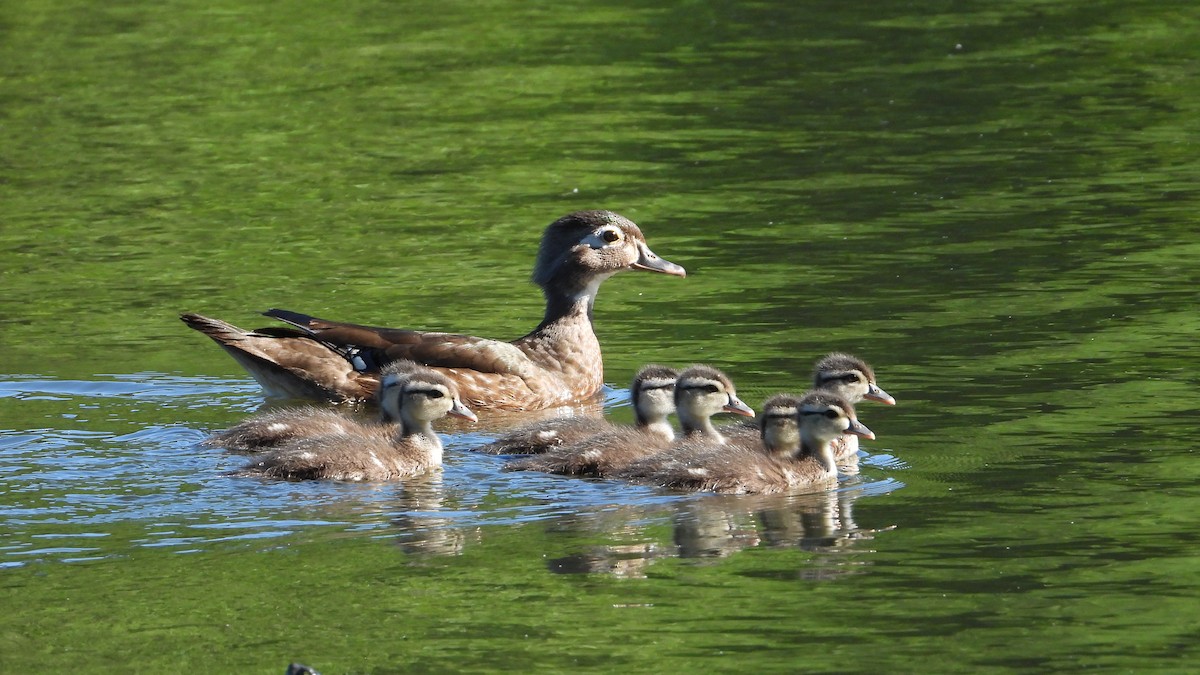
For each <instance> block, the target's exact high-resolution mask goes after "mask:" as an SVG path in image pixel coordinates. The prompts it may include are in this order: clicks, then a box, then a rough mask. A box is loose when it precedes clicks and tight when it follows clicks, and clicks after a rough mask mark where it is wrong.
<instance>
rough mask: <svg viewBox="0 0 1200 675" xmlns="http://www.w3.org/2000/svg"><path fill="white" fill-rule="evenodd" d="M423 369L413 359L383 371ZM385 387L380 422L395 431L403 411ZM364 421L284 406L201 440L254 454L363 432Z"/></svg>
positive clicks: (401, 372)
mask: <svg viewBox="0 0 1200 675" xmlns="http://www.w3.org/2000/svg"><path fill="white" fill-rule="evenodd" d="M419 370H421V367H420V366H418V365H417V364H415V363H413V362H412V361H393V362H392V363H389V364H388V365H386V366H384V368H383V370H381V371H380V376H381V377H386V376H388V375H406V374H410V373H412V372H417V371H419ZM383 392H384V390H383V389H379V390H377V391H376V397H375V398H376V401H375V402H376V403H377V404H379V419H378V422H377V423H378V424H382V425H387V426H388V430H389V431H395V430H396V426H395V425H398V424H399V423H400V418H399V414H398V412H397V411H395V410H392V409H391V406H390V404H389V405H383V403H384V402H383V401H382V400H380V398H381V397H380V394H382V393H383ZM362 428H363V424H362V422H360V421H359V420H357V419H355V418H353V417H350V416H349V415H348V414H346V413H344V412H341V411H336V410H330V409H329V408H317V407H315V406H305V407H299V408H295V407H293V408H280V409H279V410H271V411H268V412H265V413H260V414H258V415H254V416H253V417H250V418H248V419H245V420H243V421H241V422H238V423H237V424H235V425H233V426H232V427H230V428H228V429H226V430H225V431H219V432H217V433H215V434H213V435H211V436H209V437H208V438H206V439H204V440H203V441H201V442H200V444H201V445H205V446H208V447H213V448H225V449H226V450H229V451H231V452H243V453H254V452H262V451H264V450H270V449H272V448H275V447H278V446H280V445H283V444H284V443H287V442H288V441H291V440H293V439H298V438H309V437H313V436H325V435H330V434H338V433H344V434H355V433H361V429H362Z"/></svg>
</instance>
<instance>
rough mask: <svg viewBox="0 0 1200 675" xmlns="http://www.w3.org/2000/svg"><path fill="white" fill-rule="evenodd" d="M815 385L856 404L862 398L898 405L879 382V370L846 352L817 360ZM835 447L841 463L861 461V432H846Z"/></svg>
mask: <svg viewBox="0 0 1200 675" xmlns="http://www.w3.org/2000/svg"><path fill="white" fill-rule="evenodd" d="M813 387H815V388H817V389H824V390H826V391H832V392H833V393H835V394H837V395H839V396H841V397H842V398H844V399H846V400H847V401H850V403H852V404H856V405H857V404H858V402H859V401H862V400H867V401H878V402H879V403H883V404H884V405H896V399H894V398H892V396H891V394H889V393H887V392H886V391H884V390H882V389H880V388H879V385H878V384H876V383H875V370H874V369H872V368H871V366H869V365H867V362H866V361H863V360H862V359H860V358H858V357H857V356H853V355H850V354H845V353H842V352H832V353H830V354H826V355H825V356H823V357H821V358H820V359H819V360H818V361H817V363H816V365H814V366H813ZM833 449H834V453H835V455H836V456H837V461H838V462H839V463H847V462H855V463H857V460H858V435H856V434H843V435H842V437H841V438H839V439H837V440H836V441H834V443H833Z"/></svg>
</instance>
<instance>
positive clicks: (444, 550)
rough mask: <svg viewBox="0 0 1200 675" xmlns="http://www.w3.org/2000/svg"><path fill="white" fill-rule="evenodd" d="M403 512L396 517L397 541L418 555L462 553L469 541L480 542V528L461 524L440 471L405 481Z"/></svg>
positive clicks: (401, 494) (399, 545)
mask: <svg viewBox="0 0 1200 675" xmlns="http://www.w3.org/2000/svg"><path fill="white" fill-rule="evenodd" d="M396 506H397V510H399V511H400V512H401V513H400V515H398V516H396V517H395V518H394V519H393V520H392V525H393V526H394V527H395V528H396V529H397V533H396V545H397V546H398V547H399V548H400V550H402V551H404V552H405V553H407V554H409V555H414V556H457V555H462V553H463V551H464V549H466V547H467V546H468V545H469V544H474V543H479V540H480V533H479V528H467V527H462V526H460V525H457V524H456V523H457V522H458V520H457V519H456V518H454V517H453V516H452V515H444V514H453V513H455V512H456V511H457V510H458V509H457V507H456V506H454V505H453V504H452V503H448V497H447V495H446V491H445V488H444V485H443V475H442V474H441V473H440V472H435V473H430V474H425V475H423V476H419V477H417V478H415V479H413V480H408V481H405V483H404V487H403V490H402V491H401V493H400V496H399V500H398V502H397V505H396Z"/></svg>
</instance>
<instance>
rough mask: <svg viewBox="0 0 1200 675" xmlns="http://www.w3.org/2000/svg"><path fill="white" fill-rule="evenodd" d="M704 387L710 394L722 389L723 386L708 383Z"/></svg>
mask: <svg viewBox="0 0 1200 675" xmlns="http://www.w3.org/2000/svg"><path fill="white" fill-rule="evenodd" d="M703 389H704V391H706V392H708V393H710V394H715V393H717V392H719V391H721V388H720V387H718V386H717V385H715V384H706V385H704V387H703Z"/></svg>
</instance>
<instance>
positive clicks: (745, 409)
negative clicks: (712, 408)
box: [721, 395, 754, 417]
mask: <svg viewBox="0 0 1200 675" xmlns="http://www.w3.org/2000/svg"><path fill="white" fill-rule="evenodd" d="M721 410H723V411H724V412H727V413H733V414H734V415H741V416H743V417H754V409H753V408H751V407H750V406H748V405H746V404H745V403H742V399H740V398H738V397H736V396H733V395H730V397H729V403H726V404H725V407H724V408H721Z"/></svg>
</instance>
